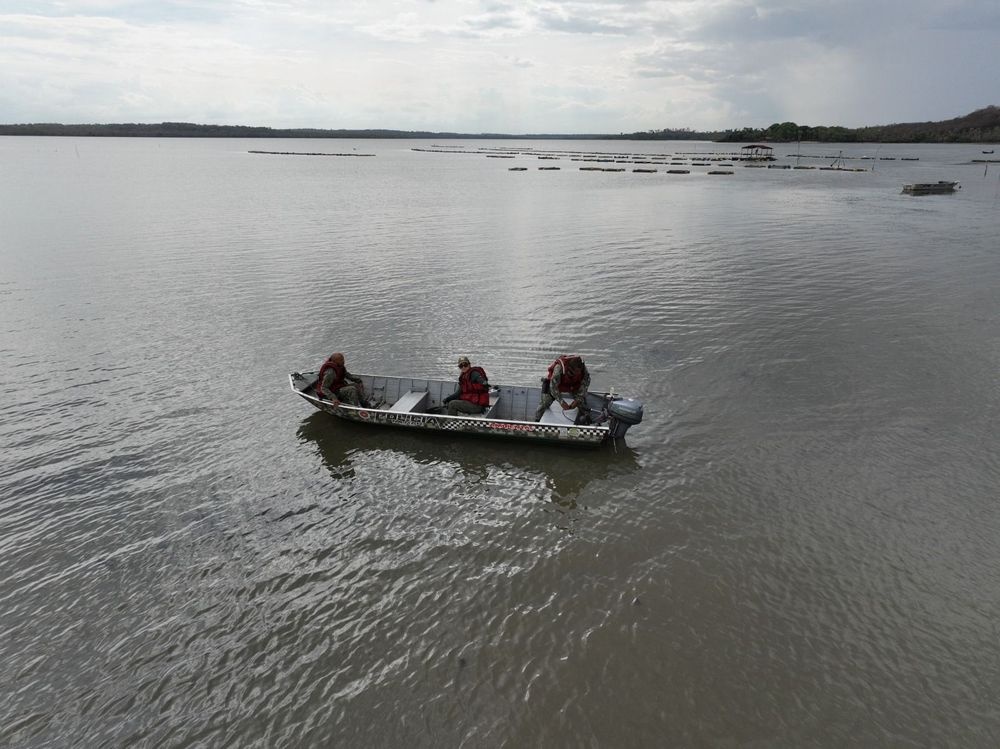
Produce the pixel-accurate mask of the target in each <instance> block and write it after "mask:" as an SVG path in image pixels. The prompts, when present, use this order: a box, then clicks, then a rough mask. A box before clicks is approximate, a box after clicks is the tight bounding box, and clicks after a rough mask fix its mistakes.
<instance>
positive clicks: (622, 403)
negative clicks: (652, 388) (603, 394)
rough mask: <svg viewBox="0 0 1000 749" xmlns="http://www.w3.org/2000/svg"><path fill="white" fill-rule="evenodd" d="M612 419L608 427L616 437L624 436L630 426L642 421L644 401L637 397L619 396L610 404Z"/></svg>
mask: <svg viewBox="0 0 1000 749" xmlns="http://www.w3.org/2000/svg"><path fill="white" fill-rule="evenodd" d="M608 415H609V416H610V417H611V421H610V423H609V424H608V428H609V429H610V430H611V436H612V438H614V439H618V438H619V437H624V436H625V432H627V431H628V428H629V427H630V426H632V425H634V424H638V423H639V422H640V421H642V401H641V400H638V399H636V398H619V399H618V400H613V401H611V403H609V404H608Z"/></svg>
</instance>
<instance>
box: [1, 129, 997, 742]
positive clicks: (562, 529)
mask: <svg viewBox="0 0 1000 749" xmlns="http://www.w3.org/2000/svg"><path fill="white" fill-rule="evenodd" d="M432 145H434V144H432V143H430V142H428V141H414V142H405V141H249V140H247V141H241V140H166V139H71V138H3V139H0V354H2V355H0V443H2V444H3V451H2V457H0V602H2V605H0V629H2V632H3V637H2V638H0V664H2V667H3V673H4V674H5V686H4V692H5V694H4V697H3V700H2V701H0V744H3V745H5V746H17V747H36V746H38V747H41V746H80V747H92V746H155V747H161V746H177V747H181V746H239V747H254V746H259V747H265V746H268V747H270V746H407V747H410V746H421V747H442V746H469V747H480V746H510V747H515V746H518V747H520V746H549V747H556V746H567V747H578V746H602V747H604V746H606V747H617V746H638V747H661V746H706V747H743V746H753V747H804V746H816V747H843V746H875V747H881V746H893V747H909V746H913V747H941V746H955V747H995V746H997V745H1000V648H998V640H1000V632H998V625H997V622H998V620H1000V505H998V503H997V496H998V491H997V486H998V484H1000V458H998V445H1000V427H998V423H1000V421H998V416H1000V387H998V379H997V373H998V371H1000V324H998V316H997V313H998V309H1000V240H998V235H1000V231H998V230H1000V180H998V176H1000V164H997V165H991V166H990V167H987V166H986V165H984V164H973V163H971V162H972V159H974V158H982V157H981V156H980V155H979V152H980V149H979V148H978V147H976V146H892V145H882V146H881V147H876V146H863V147H862V146H853V147H851V146H844V147H843V151H844V155H846V156H855V157H861V156H868V157H875V158H874V159H871V158H870V159H867V160H861V159H852V160H849V161H848V164H849V165H852V166H863V167H869V168H870V167H871V166H873V165H874V167H875V169H874V171H866V172H863V173H854V172H830V171H820V170H770V169H745V168H742V167H740V166H738V165H737V166H736V167H734V168H733V171H734V172H735V173H734V174H733V175H731V176H709V175H707V173H706V172H707V168H706V167H695V166H691V167H688V168H690V170H691V174H688V175H667V174H666V173H665V170H666V168H667V167H666V166H657V167H656V168H658V172H657V173H656V174H640V173H634V172H632V171H631V170H632V168H634V165H631V164H628V165H617V166H619V167H624V168H625V171H624V172H591V171H581V170H580V169H579V166H580V165H581V164H580V163H578V162H574V161H571V160H570V155H569V154H562V158H561V159H559V160H547V161H542V160H540V159H538V158H537V156H538V155H539V154H538V153H534V154H532V153H528V152H526V151H520V152H519V153H518V155H517V156H516V157H515V158H514V159H496V158H486V156H485V155H484V153H483V152H479V151H478V149H480V148H484V147H490V148H498V147H507V148H511V147H514V148H518V147H520V148H528V147H530V148H534V149H536V151H541V150H560V149H561V150H564V151H588V150H589V151H604V152H617V153H628V154H635V153H647V154H650V155H666V154H676V153H679V152H690V151H699V152H701V153H708V152H710V151H713V150H718V149H719V148H720V147H719V146H715V145H713V144H707V143H699V144H693V143H611V142H579V141H577V142H561V143H560V142H532V143H516V142H514V143H512V142H509V141H505V142H492V143H491V142H484V141H472V142H466V143H452V142H446V143H443V144H436V145H441V146H443V148H442V149H440V150H441V151H444V150H449V151H456V150H464V151H465V152H463V153H452V152H448V153H445V152H430V151H418V150H413V149H414V148H430V147H431V146H432ZM253 149H262V150H275V151H282V150H283V151H313V152H316V151H320V152H328V153H350V154H352V155H351V156H329V157H318V156H312V157H309V156H274V155H257V154H250V153H248V151H249V150H253ZM796 150H797V149H796V146H794V145H792V146H787V147H781V146H779V147H778V148H777V153H778V154H779V156H780V157H781V162H782V163H789V164H791V163H795V159H794V158H789V156H790V155H791V156H794V154H795V152H796ZM840 150H841V147H840V146H836V147H830V146H821V145H808V146H807V145H803V146H802V147H801V153H803V154H807V155H809V156H817V157H822V158H811V159H806V158H803V159H802V163H803V164H806V163H808V164H810V165H815V166H825V165H828V164H829V163H830V161H831V160H832V159H833V158H834V157H835V156H837V154H838V152H839V151H840ZM353 154H374V156H366V157H360V156H354V155H353ZM889 157H895V158H894V160H888V158H889ZM902 157H908V158H918V159H919V160H918V161H902ZM540 165H546V166H553V165H557V166H560V167H561V168H560V169H559V170H552V171H541V170H539V169H538V166H540ZM511 166H524V167H526V168H527V169H526V171H523V172H513V171H509V168H510V167H511ZM644 166H646V165H644ZM675 168H676V167H675ZM937 179H957V180H959V181H960V182H961V183H962V189H961V190H960V191H959V192H958V193H956V194H955V195H945V196H926V197H916V198H915V197H911V196H906V195H901V194H900V188H901V186H902V184H903V183H904V182H913V181H928V180H937ZM334 350H343V351H344V352H346V354H347V357H348V364H349V366H350V368H352V369H354V370H355V371H361V372H379V373H388V374H416V375H423V376H457V370H456V369H455V366H454V362H455V360H456V359H457V357H458V356H459V355H460V354H467V355H469V356H470V357H472V359H473V361H474V362H477V363H480V364H482V365H483V366H484V367H485V368H486V369H487V371H488V372H489V373H490V376H491V379H492V380H493V381H495V382H504V383H512V384H513V383H524V384H528V383H534V382H535V381H536V379H537V378H538V377H539V376H540V375H541V373H542V372H543V371H544V369H545V367H546V365H547V364H548V363H549V361H551V359H552V357H553V355H555V354H558V353H561V352H571V351H572V352H578V353H581V354H582V355H583V356H584V357H585V358H586V359H587V361H588V363H589V365H590V368H591V370H592V372H593V375H594V381H595V386H600V387H601V388H602V389H605V388H608V387H614V388H615V390H617V391H621V392H626V393H630V394H634V395H636V396H638V397H640V398H642V399H643V400H644V402H645V404H646V420H645V422H644V423H642V424H641V425H639V426H638V427H635V428H633V430H632V431H631V433H630V435H629V439H628V441H627V445H626V444H621V445H619V446H618V447H617V449H614V448H612V447H609V448H608V449H601V450H598V451H597V452H587V453H578V452H573V451H566V450H563V449H559V448H549V449H539V448H533V449H530V450H526V449H524V448H522V447H520V446H518V445H516V444H506V443H503V442H500V443H494V442H489V441H472V442H465V441H461V440H457V439H454V438H450V437H447V436H435V435H430V436H427V435H420V434H414V433H409V432H406V431H379V430H376V429H365V428H363V427H362V426H357V425H351V424H347V423H341V422H338V421H335V420H333V419H331V418H330V417H328V416H326V415H323V414H320V413H317V412H314V411H312V410H310V408H309V407H308V405H307V404H305V403H304V402H303V401H301V400H300V399H298V398H295V397H294V396H292V395H291V394H290V393H289V392H288V388H287V380H286V375H287V372H289V371H291V370H297V369H314V368H316V367H317V366H318V364H319V363H320V361H321V360H322V359H323V358H324V357H325V356H326V355H328V354H329V353H330V352H331V351H334Z"/></svg>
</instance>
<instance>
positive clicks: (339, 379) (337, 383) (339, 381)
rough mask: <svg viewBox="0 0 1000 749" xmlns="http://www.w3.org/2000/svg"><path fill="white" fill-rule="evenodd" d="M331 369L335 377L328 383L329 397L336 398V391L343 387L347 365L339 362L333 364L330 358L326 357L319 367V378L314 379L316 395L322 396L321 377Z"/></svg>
mask: <svg viewBox="0 0 1000 749" xmlns="http://www.w3.org/2000/svg"><path fill="white" fill-rule="evenodd" d="M331 369H332V370H333V373H334V375H335V377H334V380H333V382H332V383H331V384H330V392H329V395H330V397H331V398H336V397H337V391H338V390H340V389H341V388H342V387H344V378H345V377H346V376H347V367H344V366H342V365H340V364H334V363H333V362H332V361H331V360H329V359H327V360H326V361H325V362H323V366H322V367H320V368H319V379H318V380H317V381H316V395H318V396H319V397H320V398H322V397H323V392H322V389H323V378H324V377H325V376H326V373H327V372H328V371H329V370H331Z"/></svg>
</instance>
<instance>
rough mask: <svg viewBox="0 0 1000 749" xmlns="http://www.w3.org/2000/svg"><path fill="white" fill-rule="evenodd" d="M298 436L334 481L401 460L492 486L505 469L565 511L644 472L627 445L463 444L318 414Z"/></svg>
mask: <svg viewBox="0 0 1000 749" xmlns="http://www.w3.org/2000/svg"><path fill="white" fill-rule="evenodd" d="M296 433H297V435H298V438H299V440H300V441H301V442H302V443H303V444H312V445H314V446H315V447H316V449H317V450H318V451H319V454H320V457H321V458H322V459H323V464H324V465H325V466H326V468H327V469H328V470H329V471H330V475H331V476H333V477H334V478H337V479H342V480H348V479H353V478H355V477H356V475H357V472H356V470H355V468H356V467H357V466H359V465H362V464H372V463H383V464H388V463H391V462H393V459H394V458H398V457H401V456H403V457H405V458H406V459H407V460H409V461H412V462H413V463H416V464H419V465H425V466H440V465H447V466H449V468H450V470H452V471H454V472H455V473H458V474H461V475H462V476H465V477H467V478H469V479H475V480H480V481H485V480H488V479H489V476H490V474H491V470H493V469H496V468H501V469H502V470H503V472H504V474H505V479H504V480H508V481H513V482H520V481H523V482H526V483H529V484H541V485H544V486H545V487H546V490H547V493H548V494H549V499H550V500H551V501H553V502H555V503H556V504H558V505H560V506H561V507H564V508H566V509H572V508H575V507H576V506H577V500H578V499H579V498H580V496H581V495H582V494H583V493H584V491H585V490H586V488H587V486H588V485H589V484H591V483H592V482H594V481H607V480H611V481H612V482H613V480H614V479H617V478H623V477H625V476H627V475H629V474H631V473H633V472H635V471H636V470H638V469H639V466H640V464H639V453H638V451H637V450H635V449H633V448H631V447H628V445H626V444H625V441H624V440H619V441H617V443H614V442H609V443H608V444H605V445H601V446H600V447H597V448H572V447H564V446H559V445H548V444H540V445H535V444H524V443H518V442H514V441H499V440H490V439H488V438H485V437H466V438H464V439H463V438H459V437H455V436H454V435H449V434H443V433H437V432H427V433H419V434H418V433H415V432H413V431H411V430H408V429H402V428H388V427H385V428H380V427H373V426H370V425H366V424H357V423H354V422H351V421H344V420H341V419H337V418H335V417H332V416H330V415H329V414H325V413H322V412H319V411H317V412H315V413H313V414H311V415H310V416H308V417H307V418H305V419H303V420H302V423H301V424H300V425H299V428H298V430H297V432H296Z"/></svg>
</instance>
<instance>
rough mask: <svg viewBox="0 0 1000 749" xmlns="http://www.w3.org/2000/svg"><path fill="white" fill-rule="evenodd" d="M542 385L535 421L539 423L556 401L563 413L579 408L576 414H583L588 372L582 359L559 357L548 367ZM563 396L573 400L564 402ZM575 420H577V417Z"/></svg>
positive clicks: (588, 385) (588, 384) (588, 379)
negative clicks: (570, 397)
mask: <svg viewBox="0 0 1000 749" xmlns="http://www.w3.org/2000/svg"><path fill="white" fill-rule="evenodd" d="M543 383H544V384H543V385H542V397H541V400H540V401H539V402H538V408H537V409H536V410H535V421H541V420H542V416H544V415H545V412H546V411H547V410H548V408H549V406H551V405H552V404H553V402H555V401H556V400H558V401H559V405H560V406H562V409H563V411H568V410H569V409H571V408H580V409H581V410H580V411H579V412H578V413H579V414H580V415H583V414H584V410H583V409H584V407H585V405H586V397H587V389H588V388H589V387H590V372H588V371H587V365H586V364H584V363H583V359H582V358H580V357H579V356H570V355H566V354H564V355H563V356H560V357H559V358H558V359H556V360H555V361H554V362H552V363H551V364H550V365H549V371H548V373H547V374H546V375H545V379H544V380H543ZM545 385H548V387H547V388H546V387H545ZM564 395H571V396H573V398H572V400H566V399H565V398H564V397H563V396H564ZM577 418H578V420H579V416H578V417H577Z"/></svg>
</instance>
